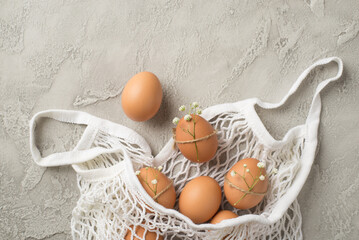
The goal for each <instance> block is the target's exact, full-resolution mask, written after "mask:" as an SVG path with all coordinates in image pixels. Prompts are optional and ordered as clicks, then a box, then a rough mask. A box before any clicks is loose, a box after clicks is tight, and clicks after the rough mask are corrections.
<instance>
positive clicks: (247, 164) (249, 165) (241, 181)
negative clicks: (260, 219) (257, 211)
mask: <svg viewBox="0 0 359 240" xmlns="http://www.w3.org/2000/svg"><path fill="white" fill-rule="evenodd" d="M224 180H225V181H224V185H223V190H224V195H225V196H226V199H227V200H228V202H229V203H230V204H231V205H232V206H233V207H235V208H237V209H249V208H252V207H254V206H256V205H258V204H259V203H260V202H261V201H262V199H263V198H264V196H265V195H266V193H267V189H268V177H267V173H266V169H265V164H264V163H263V162H260V161H259V160H257V159H255V158H245V159H242V160H240V161H239V162H237V163H236V164H234V165H233V167H232V168H231V169H230V170H229V171H228V173H227V174H226V176H225V179H224Z"/></svg>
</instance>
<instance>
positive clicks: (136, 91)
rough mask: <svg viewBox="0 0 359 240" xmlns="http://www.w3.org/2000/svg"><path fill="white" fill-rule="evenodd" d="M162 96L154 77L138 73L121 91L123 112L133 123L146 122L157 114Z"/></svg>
mask: <svg viewBox="0 0 359 240" xmlns="http://www.w3.org/2000/svg"><path fill="white" fill-rule="evenodd" d="M162 96H163V93H162V87H161V83H160V81H159V80H158V78H157V77H156V75H154V74H153V73H151V72H140V73H138V74H136V75H135V76H133V77H132V78H131V79H130V80H129V81H128V82H127V83H126V85H125V88H124V89H123V91H122V96H121V104H122V108H123V111H124V112H125V114H126V115H127V116H128V117H129V118H130V119H132V120H134V121H138V122H143V121H147V120H149V119H150V118H152V117H153V116H155V115H156V113H157V112H158V110H159V108H160V106H161V102H162Z"/></svg>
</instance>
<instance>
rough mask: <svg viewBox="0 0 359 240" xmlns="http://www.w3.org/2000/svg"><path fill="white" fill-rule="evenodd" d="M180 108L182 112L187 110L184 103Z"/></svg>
mask: <svg viewBox="0 0 359 240" xmlns="http://www.w3.org/2000/svg"><path fill="white" fill-rule="evenodd" d="M178 110H180V111H181V112H183V111H186V106H185V105H182V106H180V107H179V109H178Z"/></svg>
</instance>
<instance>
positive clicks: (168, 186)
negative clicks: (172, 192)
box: [153, 180, 173, 200]
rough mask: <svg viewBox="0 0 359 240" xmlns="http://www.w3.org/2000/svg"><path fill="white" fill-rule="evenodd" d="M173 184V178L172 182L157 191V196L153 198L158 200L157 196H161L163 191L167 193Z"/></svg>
mask: <svg viewBox="0 0 359 240" xmlns="http://www.w3.org/2000/svg"><path fill="white" fill-rule="evenodd" d="M172 184H173V181H172V180H171V182H170V183H169V184H168V185H167V186H166V187H165V188H164V189H162V191H161V192H159V193H157V194H156V195H155V196H153V200H157V198H159V197H160V196H161V195H162V194H163V193H165V192H166V191H167V190H168V189H169V188H170V187H171V186H172Z"/></svg>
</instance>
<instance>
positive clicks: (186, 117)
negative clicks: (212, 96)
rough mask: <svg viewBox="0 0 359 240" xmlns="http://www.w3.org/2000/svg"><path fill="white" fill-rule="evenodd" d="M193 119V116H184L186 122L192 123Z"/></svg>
mask: <svg viewBox="0 0 359 240" xmlns="http://www.w3.org/2000/svg"><path fill="white" fill-rule="evenodd" d="M191 119H192V117H191V115H189V114H187V115H186V116H184V120H186V121H191Z"/></svg>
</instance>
